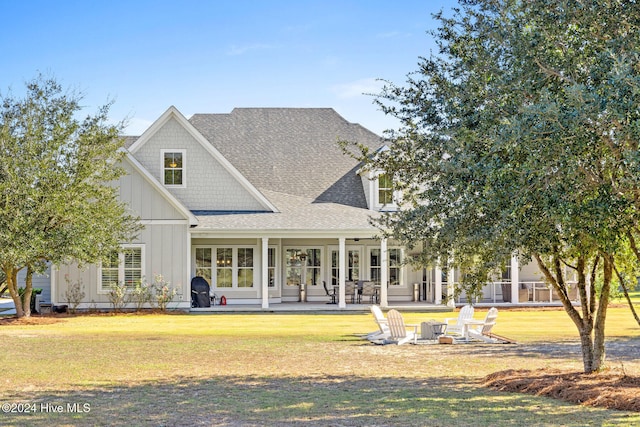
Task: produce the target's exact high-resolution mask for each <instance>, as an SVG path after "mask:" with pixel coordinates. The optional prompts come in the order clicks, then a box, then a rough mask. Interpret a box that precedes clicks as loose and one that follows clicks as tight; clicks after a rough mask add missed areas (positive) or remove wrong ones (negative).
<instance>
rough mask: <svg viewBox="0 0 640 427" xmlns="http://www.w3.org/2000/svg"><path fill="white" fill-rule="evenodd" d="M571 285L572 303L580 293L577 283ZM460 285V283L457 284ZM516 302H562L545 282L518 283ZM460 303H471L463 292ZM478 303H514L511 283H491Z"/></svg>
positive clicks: (570, 295) (483, 290)
mask: <svg viewBox="0 0 640 427" xmlns="http://www.w3.org/2000/svg"><path fill="white" fill-rule="evenodd" d="M567 283H568V284H569V299H570V300H571V301H577V300H578V293H577V288H576V282H567ZM455 284H456V285H458V283H457V282H456V283H455ZM445 286H446V285H445V284H444V283H443V292H446V290H445ZM516 301H518V302H520V303H526V302H541V303H542V302H544V303H547V302H548V303H554V302H560V298H559V297H558V295H557V293H556V291H555V289H553V288H552V287H551V286H550V285H547V284H546V283H545V282H519V283H518V297H517V298H516ZM457 302H458V303H466V302H469V300H468V298H467V295H466V293H464V292H462V293H461V294H460V295H459V296H458V298H457ZM475 302H476V303H497V302H505V303H510V302H512V297H511V282H489V283H487V284H486V285H485V286H483V288H482V298H476V301H475Z"/></svg>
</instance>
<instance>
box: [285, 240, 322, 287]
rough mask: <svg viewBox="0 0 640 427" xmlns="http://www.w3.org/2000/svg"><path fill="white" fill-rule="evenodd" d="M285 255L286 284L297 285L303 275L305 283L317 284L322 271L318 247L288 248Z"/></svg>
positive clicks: (320, 254)
mask: <svg viewBox="0 0 640 427" xmlns="http://www.w3.org/2000/svg"><path fill="white" fill-rule="evenodd" d="M285 257H286V276H287V282H286V283H287V286H299V285H300V283H301V282H302V276H303V275H304V281H305V284H306V285H308V286H318V284H319V283H320V282H321V272H322V250H321V249H320V248H288V249H286V250H285ZM303 268H304V271H303Z"/></svg>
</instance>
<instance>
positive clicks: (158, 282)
mask: <svg viewBox="0 0 640 427" xmlns="http://www.w3.org/2000/svg"><path fill="white" fill-rule="evenodd" d="M153 288H154V289H155V293H156V302H157V303H158V308H159V309H160V310H161V311H165V310H166V309H167V304H169V303H170V302H171V301H173V298H174V297H175V296H176V295H177V294H178V289H177V288H174V287H172V286H171V284H170V283H169V282H167V281H166V280H164V277H163V276H162V274H156V275H155V276H154V278H153Z"/></svg>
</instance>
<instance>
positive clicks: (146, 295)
mask: <svg viewBox="0 0 640 427" xmlns="http://www.w3.org/2000/svg"><path fill="white" fill-rule="evenodd" d="M129 298H130V300H131V302H133V303H135V305H136V311H140V310H142V307H143V306H144V305H145V304H146V303H149V304H151V302H152V299H153V289H152V287H151V286H150V285H149V284H148V283H147V282H146V280H144V279H142V280H138V281H137V282H136V283H135V285H134V288H133V289H132V290H131V292H130V293H129Z"/></svg>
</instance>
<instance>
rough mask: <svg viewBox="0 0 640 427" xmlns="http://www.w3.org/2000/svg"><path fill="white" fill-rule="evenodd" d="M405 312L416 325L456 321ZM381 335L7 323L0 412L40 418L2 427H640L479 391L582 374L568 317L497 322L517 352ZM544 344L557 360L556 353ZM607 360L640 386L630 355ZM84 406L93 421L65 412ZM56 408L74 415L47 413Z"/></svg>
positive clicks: (166, 321) (623, 416) (634, 341)
mask: <svg viewBox="0 0 640 427" xmlns="http://www.w3.org/2000/svg"><path fill="white" fill-rule="evenodd" d="M404 315H405V320H406V321H407V322H408V323H411V322H413V323H419V322H421V321H425V320H429V319H431V318H433V319H442V318H444V317H447V316H451V315H452V314H451V313H448V314H447V313H445V314H441V313H433V314H425V313H405V314H404ZM482 315H483V313H481V312H478V313H476V317H477V318H480V317H481V316H482ZM374 329H375V325H374V323H373V321H372V317H371V315H369V314H273V313H271V314H206V315H205V314H202V315H179V314H175V315H159V314H148V315H135V314H131V315H119V316H112V315H101V316H79V317H66V318H55V319H53V320H52V321H51V323H49V324H40V325H28V324H19V323H13V324H4V325H2V326H0V337H1V338H0V339H1V340H2V344H3V349H2V352H0V366H2V369H3V370H2V375H1V376H0V385H1V387H0V402H1V403H16V404H17V403H33V404H35V407H36V410H37V411H36V412H35V413H30V414H16V413H9V414H6V413H0V425H3V426H23V425H24V426H27V425H28V426H40V425H42V426H44V425H110V426H129V425H158V426H159V425H232V426H235V425H243V426H244V425H281V426H289V425H327V426H329V425H354V426H369V425H393V426H405V425H406V426H409V425H434V426H451V425H453V426H471V425H473V426H512V425H532V426H534V425H538V426H545V425H566V426H572V425H576V426H577V425H580V426H584V425H598V426H600V425H634V424H636V425H638V424H640V414H638V413H628V412H623V411H610V410H603V409H596V408H588V407H583V406H579V405H573V404H569V403H565V402H561V401H556V400H552V399H547V398H543V397H536V396H530V395H524V394H515V393H500V392H495V391H492V390H489V389H487V388H484V387H483V386H482V380H483V378H484V377H485V376H486V375H488V374H489V373H492V372H495V371H499V370H504V369H537V368H546V367H550V366H553V367H558V368H561V369H568V370H574V371H579V370H581V361H580V355H579V347H578V346H576V343H577V340H576V332H575V331H576V329H575V326H573V324H572V323H571V321H570V320H569V318H568V316H567V315H566V314H565V313H564V312H563V311H515V310H514V311H511V310H502V311H500V315H499V317H498V325H497V326H496V328H495V332H496V333H498V334H501V335H505V336H508V337H511V338H514V339H516V340H517V341H518V342H519V344H518V345H455V346H442V345H440V346H430V345H419V346H410V345H407V346H400V347H398V346H376V345H373V344H369V343H367V342H365V341H363V340H361V339H360V338H359V335H360V334H363V333H366V332H369V331H371V330H374ZM607 334H608V336H609V337H610V340H611V342H612V343H619V344H620V345H621V346H623V347H622V348H624V346H625V345H629V346H630V347H629V348H636V349H637V348H638V347H639V345H638V344H639V343H640V328H638V326H637V324H635V322H634V320H633V318H632V316H631V314H630V313H629V310H628V309H622V308H613V309H610V310H609V314H608V322H607ZM541 344H542V345H541ZM547 345H553V346H554V348H555V349H556V350H558V349H559V351H555V352H545V351H544V349H545V347H546V346H547ZM609 360H610V363H611V364H612V365H614V366H618V365H620V364H624V368H625V370H626V371H627V372H628V373H629V374H632V375H640V362H638V361H637V359H636V356H635V355H633V354H629V355H628V357H627V355H625V353H624V351H623V352H622V353H618V354H617V355H615V354H614V355H612V356H611V357H610V359H609ZM74 403H78V406H76V407H75V408H88V409H89V411H88V412H69V411H67V409H73V408H74V407H73V404H74ZM85 403H86V404H87V405H88V406H86V407H85V406H83V405H84V404H85ZM47 404H51V405H53V407H55V406H56V405H62V406H63V409H64V412H63V413H51V412H43V410H46V409H47V408H48V406H47ZM67 404H71V407H70V408H67ZM41 405H44V406H41Z"/></svg>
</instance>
